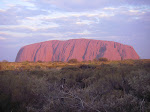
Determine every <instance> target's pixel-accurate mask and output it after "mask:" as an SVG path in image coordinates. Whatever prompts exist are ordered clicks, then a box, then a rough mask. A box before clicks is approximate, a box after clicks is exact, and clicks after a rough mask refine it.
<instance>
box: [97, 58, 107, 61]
mask: <svg viewBox="0 0 150 112" xmlns="http://www.w3.org/2000/svg"><path fill="white" fill-rule="evenodd" d="M98 61H104V62H105V61H108V59H107V58H99V59H98Z"/></svg>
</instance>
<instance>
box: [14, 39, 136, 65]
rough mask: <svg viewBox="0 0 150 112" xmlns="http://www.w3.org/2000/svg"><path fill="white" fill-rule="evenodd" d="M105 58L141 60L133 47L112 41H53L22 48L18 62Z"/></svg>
mask: <svg viewBox="0 0 150 112" xmlns="http://www.w3.org/2000/svg"><path fill="white" fill-rule="evenodd" d="M100 57H105V58H107V59H109V60H121V59H139V56H138V54H137V53H136V51H135V50H134V49H133V47H132V46H128V45H123V44H120V43H117V42H112V41H101V40H91V39H71V40H67V41H59V40H52V41H46V42H41V43H35V44H31V45H27V46H24V47H22V48H21V49H20V50H19V52H18V54H17V57H16V62H22V61H34V62H36V61H46V62H48V61H68V60H70V59H77V60H78V61H83V60H87V61H88V60H93V59H95V58H100Z"/></svg>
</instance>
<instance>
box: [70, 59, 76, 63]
mask: <svg viewBox="0 0 150 112" xmlns="http://www.w3.org/2000/svg"><path fill="white" fill-rule="evenodd" d="M77 62H78V60H77V59H70V60H69V61H68V63H77Z"/></svg>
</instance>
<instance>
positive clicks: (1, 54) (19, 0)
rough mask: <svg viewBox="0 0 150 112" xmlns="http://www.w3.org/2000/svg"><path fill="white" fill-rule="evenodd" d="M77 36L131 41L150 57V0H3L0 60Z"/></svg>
mask: <svg viewBox="0 0 150 112" xmlns="http://www.w3.org/2000/svg"><path fill="white" fill-rule="evenodd" d="M77 38H87V39H96V40H107V41H115V42H120V43H122V44H127V45H131V46H133V47H134V49H135V50H136V51H137V53H138V54H139V56H140V57H141V58H142V59H150V50H149V49H150V0H0V61H2V60H8V61H12V62H13V61H15V58H16V55H17V52H18V51H19V49H20V48H21V47H23V46H25V45H28V44H32V43H37V42H42V41H48V40H68V39H77Z"/></svg>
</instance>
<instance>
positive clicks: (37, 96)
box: [0, 59, 150, 112]
mask: <svg viewBox="0 0 150 112" xmlns="http://www.w3.org/2000/svg"><path fill="white" fill-rule="evenodd" d="M0 112H150V59H148V60H123V61H107V60H106V61H88V62H70V63H67V62H36V63H34V62H20V63H15V62H0Z"/></svg>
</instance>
